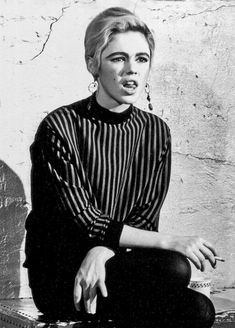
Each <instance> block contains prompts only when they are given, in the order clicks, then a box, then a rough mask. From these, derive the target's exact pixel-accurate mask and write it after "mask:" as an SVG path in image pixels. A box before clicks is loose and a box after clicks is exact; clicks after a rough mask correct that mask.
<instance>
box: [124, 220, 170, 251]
mask: <svg viewBox="0 0 235 328" xmlns="http://www.w3.org/2000/svg"><path fill="white" fill-rule="evenodd" d="M170 244H171V236H170V235H168V234H164V233H161V232H156V231H148V230H142V229H138V228H134V227H130V226H128V225H124V227H123V230H122V233H121V236H120V241H119V246H120V247H130V248H135V247H142V248H159V249H170V247H171V246H170Z"/></svg>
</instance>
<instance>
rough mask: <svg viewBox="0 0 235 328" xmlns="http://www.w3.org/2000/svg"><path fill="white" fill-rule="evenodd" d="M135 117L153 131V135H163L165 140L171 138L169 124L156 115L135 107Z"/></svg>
mask: <svg viewBox="0 0 235 328" xmlns="http://www.w3.org/2000/svg"><path fill="white" fill-rule="evenodd" d="M134 115H135V117H136V119H137V120H140V121H141V122H142V123H143V124H144V125H145V128H146V129H147V130H149V129H150V130H151V134H152V135H153V136H154V135H156V136H157V137H158V136H159V134H161V135H162V136H163V137H164V138H167V139H168V138H170V135H171V133H170V128H169V126H168V124H167V123H166V122H165V121H164V120H163V119H162V118H160V117H159V116H157V115H156V114H154V113H150V112H147V111H144V110H142V109H140V108H138V107H135V106H134Z"/></svg>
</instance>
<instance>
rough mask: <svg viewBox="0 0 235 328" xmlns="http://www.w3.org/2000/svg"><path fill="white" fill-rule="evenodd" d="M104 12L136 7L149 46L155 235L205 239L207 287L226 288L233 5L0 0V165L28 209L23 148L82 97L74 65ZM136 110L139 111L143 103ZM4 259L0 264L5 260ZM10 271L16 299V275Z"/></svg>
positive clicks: (232, 172) (233, 258)
mask: <svg viewBox="0 0 235 328" xmlns="http://www.w3.org/2000/svg"><path fill="white" fill-rule="evenodd" d="M112 5H125V7H128V8H130V9H132V10H134V9H135V11H136V13H137V14H138V15H139V16H141V17H142V18H143V19H144V20H145V21H146V22H147V23H148V24H149V25H150V26H151V27H152V28H153V29H154V30H155V34H156V38H157V53H156V58H155V62H154V66H153V72H152V76H151V85H152V98H153V104H154V108H155V113H156V114H158V115H159V116H160V117H162V118H163V119H165V120H166V121H167V123H168V124H169V126H170V128H171V132H172V138H173V168H172V180H171V185H170V190H169V194H168V197H167V200H166V202H165V204H164V208H163V211H162V218H161V230H164V231H170V232H172V233H176V234H187V235H189V234H199V235H202V236H205V237H207V238H208V239H209V240H211V241H212V242H213V243H214V244H215V245H216V247H217V249H218V250H219V251H220V254H221V256H224V257H225V258H226V263H225V264H221V263H219V265H218V269H217V270H216V271H213V270H211V269H209V268H208V270H207V273H206V275H209V276H211V277H212V278H213V282H214V286H215V288H216V287H224V286H227V287H231V286H234V285H235V271H234V270H235V269H234V268H235V254H234V246H235V245H234V234H235V226H234V212H235V205H234V199H235V197H234V196H235V195H234V194H235V191H234V190H235V166H234V165H235V138H234V135H235V112H234V105H235V96H234V95H235V74H234V73H235V69H234V64H235V49H234V47H235V46H234V45H235V43H234V41H235V37H234V30H235V1H124V0H123V1H118V0H117V1H112V0H106V1H104V0H103V1H101V0H97V1H89V0H87V1H86V0H83V1H79V0H73V1H72V0H71V1H69V0H68V1H66V0H64V1H63V0H53V1H50V0H8V1H7V0H5V1H4V0H0V6H1V8H4V11H3V12H2V16H0V28H1V49H0V51H1V52H0V53H1V55H0V56H2V59H3V61H2V62H3V65H2V66H1V81H0V84H1V85H0V91H1V96H0V124H1V127H0V160H2V161H4V162H2V163H4V165H5V168H7V167H8V168H9V170H11V172H12V174H13V173H14V174H15V175H16V176H17V177H18V178H19V180H20V181H21V182H22V190H21V191H22V192H24V193H25V195H26V200H27V202H28V203H29V206H30V184H29V173H30V159H29V152H28V148H29V145H30V144H31V142H32V140H33V136H34V133H35V130H36V128H37V126H38V124H39V122H40V120H41V119H42V118H43V117H44V116H45V115H46V114H47V113H48V112H49V111H51V110H53V109H54V108H56V107H58V106H61V105H62V104H68V103H71V102H73V101H76V100H77V99H80V98H82V97H85V96H87V95H88V91H87V85H88V84H89V82H91V80H92V78H91V76H89V74H88V73H87V72H86V68H85V65H84V59H83V53H84V52H83V37H84V30H85V27H86V25H87V24H88V22H89V21H90V19H91V18H92V17H94V15H95V14H97V13H98V12H99V11H100V10H102V9H104V8H106V7H108V6H112ZM139 105H142V106H144V107H146V100H145V96H143V99H141V100H140V103H139ZM9 170H8V172H10V171H9ZM11 192H12V194H14V192H13V191H11ZM2 197H3V196H2ZM4 197H5V196H4ZM19 197H23V196H22V195H21V196H19ZM21 205H22V204H21ZM23 208H24V207H23ZM22 211H23V209H22ZM23 213H24V214H25V212H24V211H23ZM6 215H8V216H7V217H6ZM6 218H8V219H6ZM23 218H24V216H23ZM0 220H1V235H0V238H2V240H3V239H4V234H2V231H3V230H4V229H5V228H4V227H5V225H8V227H9V222H12V224H13V223H14V222H15V223H14V224H19V225H20V227H21V223H22V214H19V213H18V214H16V215H15V216H14V219H13V214H12V212H11V211H8V212H7V214H6V209H5V212H3V211H2V212H1V211H0ZM7 220H8V221H7ZM17 220H18V221H17ZM6 231H7V230H6ZM11 231H14V228H13V227H12V230H11ZM18 231H21V228H19V230H18ZM6 235H7V236H8V235H9V233H8V232H6ZM21 235H22V233H21V234H20V237H19V238H18V241H20V240H21V237H22V236H21ZM2 243H3V242H2V241H1V243H0V246H1V245H2ZM8 247H9V246H6V247H5V250H6V251H8ZM22 247H23V245H22V246H21V248H22ZM17 249H19V248H17ZM6 251H5V253H1V257H2V258H1V263H4V261H5V260H7V258H9V257H8V256H7V255H6ZM8 253H10V249H9V252H8ZM21 253H22V252H21ZM4 254H5V255H4ZM9 256H11V255H9ZM12 261H13V262H14V263H18V262H19V259H14V260H12ZM20 261H21V262H22V261H23V258H22V254H21V256H20ZM8 267H9V272H13V269H12V267H11V266H8ZM18 271H19V270H18ZM18 271H17V274H18V276H19V279H20V283H21V287H22V288H21V291H20V295H21V296H24V295H27V293H28V291H27V288H26V285H27V281H26V280H25V271H24V270H23V269H21V271H20V273H19V272H18ZM6 276H7V277H8V278H6V279H5V278H4V279H5V281H6V283H5V285H6V286H7V283H9V274H7V273H6ZM12 277H13V275H12ZM7 279H8V280H7ZM14 279H15V278H14V277H13V278H12V280H14ZM3 289H4V288H3ZM4 290H5V289H4ZM2 293H3V292H2ZM3 294H4V293H3Z"/></svg>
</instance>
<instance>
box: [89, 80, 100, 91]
mask: <svg viewBox="0 0 235 328" xmlns="http://www.w3.org/2000/svg"><path fill="white" fill-rule="evenodd" d="M97 88H98V82H97V81H96V80H94V81H93V82H91V83H90V84H89V85H88V91H89V92H90V93H94V92H95V91H96V90H97Z"/></svg>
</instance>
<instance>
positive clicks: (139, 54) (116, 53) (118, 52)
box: [105, 51, 150, 59]
mask: <svg viewBox="0 0 235 328" xmlns="http://www.w3.org/2000/svg"><path fill="white" fill-rule="evenodd" d="M117 55H122V56H126V57H129V55H128V53H126V52H124V51H116V52H112V53H111V54H110V55H108V56H107V57H105V58H106V59H109V58H111V57H113V56H117ZM136 56H146V57H148V58H150V55H149V54H148V53H147V52H137V53H136Z"/></svg>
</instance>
